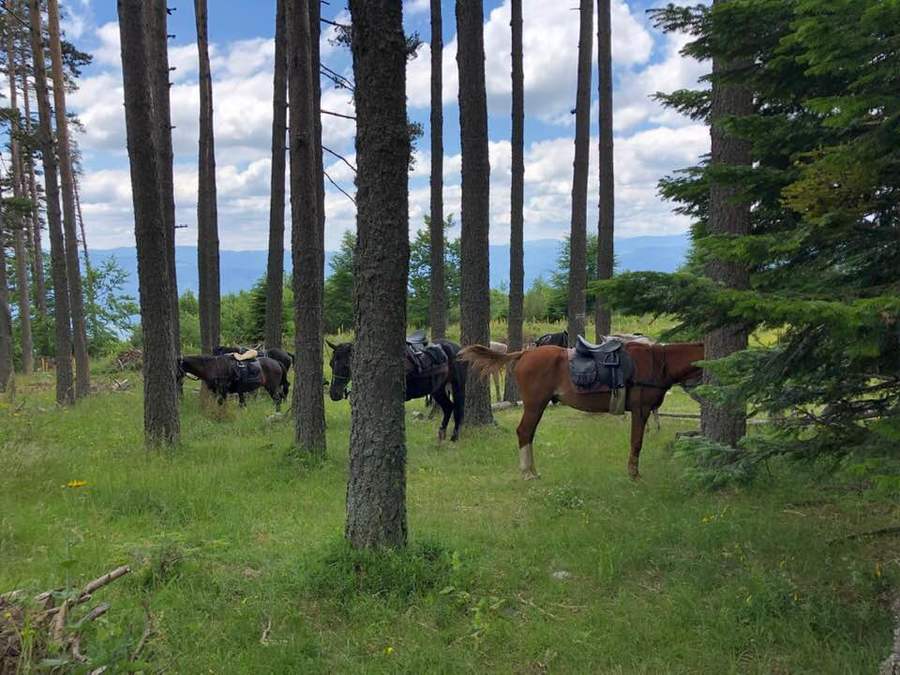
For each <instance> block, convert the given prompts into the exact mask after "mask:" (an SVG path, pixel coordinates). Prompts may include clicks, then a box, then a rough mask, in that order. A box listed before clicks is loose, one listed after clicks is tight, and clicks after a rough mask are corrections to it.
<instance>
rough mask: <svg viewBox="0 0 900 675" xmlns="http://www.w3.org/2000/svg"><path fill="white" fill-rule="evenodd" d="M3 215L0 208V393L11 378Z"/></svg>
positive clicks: (9, 315)
mask: <svg viewBox="0 0 900 675" xmlns="http://www.w3.org/2000/svg"><path fill="white" fill-rule="evenodd" d="M4 216H5V214H4V213H3V209H2V208H0V392H4V391H6V388H7V387H8V386H9V382H10V380H11V378H12V377H13V331H12V312H11V311H10V309H9V286H8V284H7V281H6V278H7V277H6V232H5V227H4V225H5V222H6V219H5V217H4Z"/></svg>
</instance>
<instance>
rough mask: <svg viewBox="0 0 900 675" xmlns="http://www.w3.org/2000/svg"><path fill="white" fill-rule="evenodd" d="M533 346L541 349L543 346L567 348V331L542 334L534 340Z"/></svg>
mask: <svg viewBox="0 0 900 675" xmlns="http://www.w3.org/2000/svg"><path fill="white" fill-rule="evenodd" d="M534 344H535V346H536V347H543V346H545V345H554V346H556V347H568V346H569V331H567V330H564V331H560V332H559V333H544V334H543V335H541V336H540V337H539V338H537V339H535V341H534Z"/></svg>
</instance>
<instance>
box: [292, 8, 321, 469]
mask: <svg viewBox="0 0 900 675" xmlns="http://www.w3.org/2000/svg"><path fill="white" fill-rule="evenodd" d="M313 1H314V0H313ZM309 2H310V0H286V3H285V10H286V15H287V26H288V27H287V31H288V34H287V40H288V50H287V69H288V88H289V89H288V92H289V96H290V100H291V101H292V105H291V106H290V153H291V254H292V258H293V268H294V271H293V287H294V324H295V338H294V351H295V353H296V356H297V368H296V372H298V373H303V376H302V377H297V378H295V380H294V441H295V443H296V445H297V447H299V448H300V449H301V450H302V451H304V452H308V453H310V454H311V455H312V456H314V457H324V455H325V393H324V389H323V388H322V377H323V372H322V370H323V369H322V294H323V279H322V269H323V265H324V263H323V262H322V260H323V258H324V255H325V252H324V250H323V246H322V226H321V220H320V217H319V188H318V186H317V180H316V179H317V177H318V176H319V175H320V174H319V171H318V170H317V168H316V167H317V160H318V159H319V157H320V155H319V153H318V152H317V151H316V138H317V134H316V110H315V83H314V81H313V79H314V77H313V55H312V31H311V28H310V22H309V18H310V9H309ZM316 72H318V71H316Z"/></svg>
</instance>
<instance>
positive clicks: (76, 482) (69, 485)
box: [66, 480, 87, 488]
mask: <svg viewBox="0 0 900 675" xmlns="http://www.w3.org/2000/svg"><path fill="white" fill-rule="evenodd" d="M85 485H87V481H86V480H70V481H69V482H68V483H66V487H67V488H80V487H84V486H85Z"/></svg>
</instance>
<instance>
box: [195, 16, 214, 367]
mask: <svg viewBox="0 0 900 675" xmlns="http://www.w3.org/2000/svg"><path fill="white" fill-rule="evenodd" d="M194 13H195V15H196V19H197V52H198V54H199V58H200V144H199V145H200V151H199V157H198V163H197V169H198V175H197V271H198V273H199V277H200V284H199V286H200V287H199V296H200V298H199V299H200V344H201V347H202V349H203V353H204V354H212V350H213V348H214V347H215V346H216V345H217V344H218V342H219V326H220V303H221V298H220V291H219V217H218V207H217V206H216V149H215V140H214V136H213V95H212V74H211V73H210V70H209V36H208V34H207V20H206V16H207V14H206V0H194Z"/></svg>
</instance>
